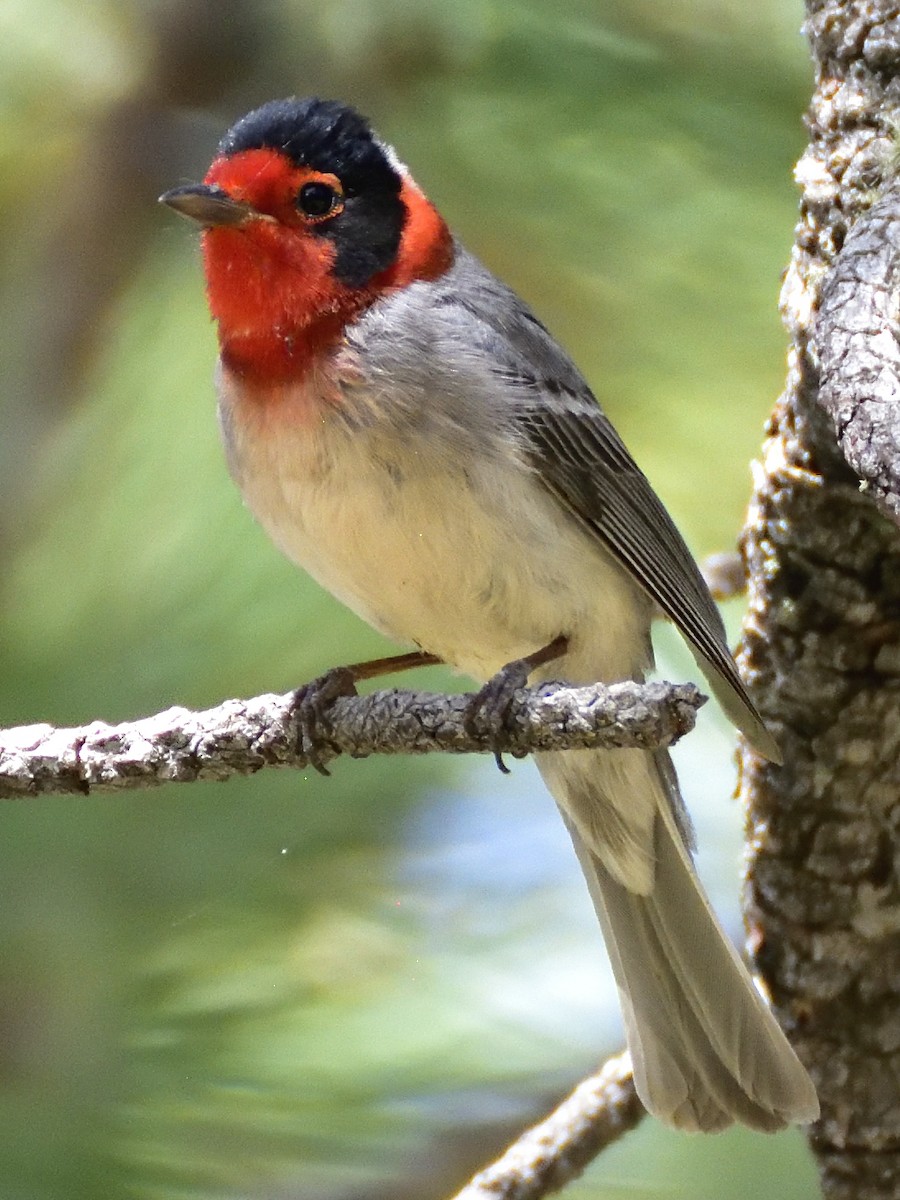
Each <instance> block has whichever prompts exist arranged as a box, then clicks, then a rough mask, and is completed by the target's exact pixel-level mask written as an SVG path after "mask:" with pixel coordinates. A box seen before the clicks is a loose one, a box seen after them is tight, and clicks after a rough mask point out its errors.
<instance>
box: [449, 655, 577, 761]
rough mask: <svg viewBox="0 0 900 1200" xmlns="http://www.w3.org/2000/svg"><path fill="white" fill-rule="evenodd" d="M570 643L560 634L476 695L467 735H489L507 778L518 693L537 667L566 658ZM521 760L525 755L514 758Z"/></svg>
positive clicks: (467, 719)
mask: <svg viewBox="0 0 900 1200" xmlns="http://www.w3.org/2000/svg"><path fill="white" fill-rule="evenodd" d="M568 646H569V639H568V638H567V637H566V636H565V635H564V634H560V635H559V637H556V638H554V639H553V641H552V642H549V643H548V644H547V645H546V646H543V647H542V648H541V649H540V650H536V651H535V652H534V654H528V655H526V656H525V658H516V659H513V661H512V662H508V663H507V664H506V666H504V667H501V668H500V670H499V671H498V672H497V674H496V675H493V676H492V677H491V678H490V679H489V680H488V681H487V683H486V684H485V685H484V686H483V687H482V688H481V689H480V691H478V692H476V694H475V695H474V696H473V697H472V699H471V701H470V702H469V706H468V708H467V709H466V714H465V717H464V723H465V727H466V732H467V733H468V734H470V735H471V736H475V737H477V736H478V735H479V734H481V733H483V732H484V731H485V730H486V731H487V737H488V745H489V746H490V748H491V751H492V752H493V755H494V761H495V762H496V764H497V766H498V767H499V769H500V770H501V771H502V772H503V774H504V775H508V774H509V767H508V766H507V765H506V763H505V762H504V761H503V753H502V751H501V746H502V744H503V743H504V742H505V741H506V737H505V736H504V735H509V733H511V732H512V730H511V726H510V714H511V709H512V703H513V700H514V699H515V695H516V692H517V691H518V690H519V688H523V687H524V686H525V685H526V683H527V682H528V676H529V675H530V674H531V672H532V671H533V670H534V668H535V667H539V666H542V665H543V664H544V663H547V662H552V661H553V659H555V658H559V657H561V655H563V654H565V652H566V650H567V649H568ZM514 757H521V755H514Z"/></svg>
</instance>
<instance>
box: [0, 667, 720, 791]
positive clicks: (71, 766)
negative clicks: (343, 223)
mask: <svg viewBox="0 0 900 1200" xmlns="http://www.w3.org/2000/svg"><path fill="white" fill-rule="evenodd" d="M704 699H705V697H703V696H702V695H701V693H700V692H699V690H698V689H697V688H696V687H694V686H693V684H669V683H645V684H638V683H632V682H626V683H616V684H613V685H611V686H610V687H606V686H604V685H603V684H593V685H591V686H590V687H579V688H573V687H565V686H563V685H562V684H556V683H544V684H539V685H537V686H536V687H531V688H521V689H519V690H518V691H517V692H516V693H515V695H514V697H513V700H512V703H511V704H510V707H509V710H508V712H507V713H506V716H505V721H504V728H503V729H502V730H500V732H499V735H498V734H496V732H495V731H492V730H490V729H488V728H487V726H486V725H484V722H481V726H483V727H479V723H477V722H476V725H475V727H474V728H472V729H470V728H469V722H468V721H467V720H466V717H467V711H468V708H469V705H470V703H471V701H472V696H469V695H461V696H444V695H440V694H437V695H436V694H432V693H427V692H408V691H397V690H391V691H380V692H374V693H373V694H372V695H369V696H343V697H340V698H339V699H337V700H335V701H334V703H333V704H331V705H330V706H329V708H328V709H327V711H326V712H324V713H323V714H322V717H321V719H320V722H319V727H318V732H319V734H320V735H321V739H322V745H321V747H320V748H319V754H318V762H319V764H320V765H323V764H324V763H326V762H329V761H330V760H331V759H333V758H336V757H337V755H339V754H349V755H351V756H352V757H354V758H363V757H365V756H366V755H369V754H427V753H429V752H433V751H444V752H448V753H454V754H471V753H477V752H479V751H481V752H483V753H489V752H490V753H494V752H500V753H503V754H512V755H513V756H515V757H517V758H521V757H524V755H526V754H531V753H533V752H534V751H535V750H563V749H574V748H576V747H591V746H593V747H601V746H602V747H604V748H612V747H616V746H642V747H655V746H669V745H671V744H672V743H673V742H675V741H677V740H678V738H680V737H681V736H682V735H683V734H685V733H688V732H689V731H690V730H691V729H693V727H694V721H695V719H696V716H697V709H698V708H700V706H701V705H702V704H703V703H704ZM308 766H310V760H309V758H308V757H307V756H306V755H305V754H303V753H302V751H301V749H300V731H299V728H298V723H297V713H296V704H295V693H293V692H288V693H287V694H286V695H283V696H275V695H266V696H256V697H255V698H254V699H252V700H226V701H225V702H224V703H223V704H220V705H218V706H217V707H216V708H211V709H207V710H206V711H205V712H191V711H190V710H189V709H186V708H170V709H167V710H166V711H165V712H162V713H157V714H155V715H154V716H152V717H144V718H143V719H142V720H139V721H130V722H125V723H124V724H121V725H106V724H105V723H104V722H102V721H93V722H92V723H91V724H90V725H85V726H83V727H82V728H80V729H57V728H54V727H53V726H52V725H43V724H42V725H24V726H20V727H19V728H17V729H6V730H0V799H17V798H22V797H26V796H35V795H46V794H50V793H56V794H60V793H62V794H66V793H75V794H80V795H89V794H90V793H92V792H96V791H123V790H125V789H134V788H146V787H154V786H156V785H158V784H162V783H193V782H194V781H195V780H203V779H205V780H210V779H217V780H223V779H228V778H230V777H231V776H232V775H250V774H253V773H254V772H256V771H259V770H261V769H262V768H263V767H295V768H298V769H301V770H303V769H305V768H307V767H308Z"/></svg>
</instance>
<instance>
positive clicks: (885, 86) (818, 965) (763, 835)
mask: <svg viewBox="0 0 900 1200" xmlns="http://www.w3.org/2000/svg"><path fill="white" fill-rule="evenodd" d="M806 9H807V33H808V35H809V38H810V43H811V46H812V49H813V57H814V61H815V66H816V89H815V93H814V95H813V100H812V104H811V106H810V110H809V114H808V118H807V120H808V127H809V132H810V144H809V146H808V148H807V150H806V152H805V153H804V155H803V157H802V158H801V160H800V163H799V164H798V167H797V179H798V182H799V183H800V185H801V187H802V200H801V215H800V222H799V224H798V226H797V234H796V242H795V246H794V251H793V255H792V260H791V264H790V268H789V270H788V273H787V276H786V279H785V285H784V290H783V293H782V305H783V312H784V321H785V325H786V327H787V329H788V332H789V334H790V337H791V345H790V349H789V353H788V379H787V386H786V388H785V392H784V394H783V395H782V397H781V398H780V400H779V402H778V404H777V406H776V408H775V411H774V413H773V415H772V418H771V422H770V427H769V430H768V440H767V441H766V444H765V447H764V451H763V456H762V461H761V462H760V463H759V464H758V466H757V469H756V474H755V480H754V486H755V490H754V496H753V502H752V504H751V508H750V513H749V517H748V523H747V526H746V529H745V533H744V546H745V549H746V553H747V559H748V567H749V602H750V603H749V612H748V616H747V620H746V622H745V627H744V635H743V642H742V653H741V660H742V667H743V670H744V674H745V678H746V679H747V680H748V682H749V683H750V685H751V687H752V689H753V692H754V696H755V698H756V700H757V703H758V704H759V706H760V708H761V710H762V712H763V714H764V716H765V718H766V720H767V723H768V724H769V726H770V728H771V729H772V731H773V733H775V735H776V737H777V738H778V741H779V744H780V745H781V748H782V751H783V753H784V760H785V761H784V766H782V767H775V766H773V765H772V764H769V763H765V762H763V761H762V760H761V759H760V758H759V757H758V756H757V755H755V754H754V753H753V752H752V751H751V750H750V749H749V748H748V747H746V746H745V747H744V749H743V752H742V753H743V770H742V792H743V798H744V800H745V802H746V806H747V816H748V845H749V847H750V853H751V861H750V867H749V874H748V881H747V919H748V924H749V926H750V945H751V949H752V951H753V953H754V958H755V963H756V966H757V968H758V970H759V972H760V974H761V975H762V976H763V978H764V979H765V981H766V983H767V986H768V989H769V991H770V993H771V996H772V999H773V1003H774V1006H775V1009H776V1011H777V1013H778V1015H779V1018H780V1020H781V1023H782V1025H783V1026H784V1028H785V1029H786V1030H787V1032H788V1034H789V1035H790V1036H791V1037H792V1039H793V1041H794V1043H795V1045H796V1047H797V1050H798V1053H799V1054H800V1056H801V1058H802V1059H803V1061H804V1062H805V1063H806V1065H807V1067H808V1068H809V1071H810V1074H811V1076H812V1078H813V1081H814V1083H815V1085H816V1089H817V1091H818V1093H819V1098H820V1101H821V1105H822V1116H821V1120H820V1121H819V1122H817V1123H816V1125H815V1126H813V1128H812V1131H811V1144H812V1147H813V1150H814V1152H815V1154H816V1156H817V1159H818V1162H819V1166H820V1170H821V1174H822V1183H823V1190H824V1194H825V1195H826V1196H827V1197H828V1198H829V1200H895V1198H896V1197H897V1196H898V1195H900V1024H898V1013H900V1008H898V1000H897V998H898V996H900V856H898V855H897V851H896V847H897V837H898V831H900V529H898V528H897V524H896V523H895V521H894V520H888V519H887V518H886V517H885V515H884V512H883V511H882V507H880V506H879V504H878V503H876V501H875V498H874V497H875V496H876V495H877V496H878V497H879V499H880V502H881V505H883V506H884V508H886V509H887V510H888V511H890V512H891V513H892V515H894V516H895V515H896V508H895V506H894V499H893V497H894V495H895V491H896V480H897V478H898V471H897V463H896V461H892V454H895V453H896V446H897V444H898V440H897V438H896V435H895V432H894V430H895V426H896V418H895V414H894V412H893V407H894V398H893V389H894V383H893V379H892V377H893V373H894V370H895V364H896V361H897V354H896V347H895V345H893V344H892V339H894V338H895V337H896V326H895V321H896V316H895V313H896V292H895V284H894V282H893V276H894V267H893V266H892V265H891V264H892V254H893V252H892V251H891V250H890V249H889V248H888V246H887V244H886V243H887V242H888V241H889V240H890V239H892V238H893V236H894V233H893V230H894V226H895V218H894V215H893V213H894V205H895V200H894V196H893V190H892V185H890V184H888V185H887V187H888V190H887V191H885V190H884V187H885V179H886V178H888V179H889V177H890V174H891V168H890V162H891V157H892V142H893V139H894V130H895V127H896V124H897V112H898V105H900V6H898V5H897V3H896V2H894V3H888V0H807V4H806ZM879 195H881V196H882V199H880V200H879V199H877V197H878V196H879ZM873 201H874V204H873ZM860 220H862V221H863V224H862V225H858V224H857V223H858V222H859V221H860ZM823 385H824V389H823ZM836 428H837V431H838V433H839V435H840V440H838V437H836V436H835V429H836ZM861 479H864V480H865V481H866V483H867V484H868V491H862V492H861V491H860V480H861Z"/></svg>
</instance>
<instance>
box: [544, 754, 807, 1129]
mask: <svg viewBox="0 0 900 1200" xmlns="http://www.w3.org/2000/svg"><path fill="white" fill-rule="evenodd" d="M576 753H579V754H584V753H585V752H583V751H581V752H576ZM591 753H596V752H591ZM616 753H622V752H621V751H619V752H616ZM626 753H627V752H626ZM548 757H549V756H548ZM648 757H649V756H648ZM545 765H549V764H546V759H545V762H544V763H542V764H541V766H542V769H544V767H545ZM654 765H655V767H656V770H655V771H654V772H653V774H654V775H655V778H656V781H658V784H657V787H656V788H655V789H654V790H656V791H657V792H658V797H657V807H656V815H655V819H654V820H652V821H651V828H652V848H651V847H648V850H649V851H650V853H651V854H652V856H653V860H655V861H654V863H653V882H652V887H650V888H649V890H648V891H647V894H645V895H641V894H639V893H638V892H636V891H633V890H631V889H629V888H628V887H626V886H625V884H624V883H623V882H622V881H621V872H617V874H619V876H620V877H619V878H617V877H616V874H614V873H613V872H612V871H611V870H610V869H609V863H608V862H607V865H604V863H603V862H602V861H601V858H600V855H598V854H597V853H595V852H594V850H592V849H591V848H589V846H588V845H587V844H586V840H585V837H583V836H582V832H580V829H579V826H580V825H581V822H580V821H579V822H578V823H577V824H576V821H575V820H573V817H572V815H570V814H572V813H579V812H580V813H583V812H584V811H585V810H586V809H588V808H589V807H593V806H597V805H600V806H604V807H606V808H608V807H609V800H608V798H606V797H604V795H603V778H602V772H601V778H600V780H599V781H598V783H599V786H598V788H597V791H596V793H595V794H594V795H591V796H585V795H583V794H582V795H580V796H573V795H572V794H571V789H572V788H581V789H582V790H583V789H584V788H585V786H586V778H587V777H586V773H585V772H584V770H583V760H582V763H581V764H579V767H580V769H578V770H576V771H574V772H570V771H567V770H565V769H563V770H562V771H558V770H554V771H552V772H549V771H547V772H545V773H547V774H551V773H552V774H553V775H555V779H554V781H553V782H554V784H555V786H554V791H555V792H556V794H557V799H560V788H559V785H560V784H562V785H563V786H562V789H561V790H562V792H563V793H565V792H566V791H568V792H569V794H568V795H565V796H564V798H563V799H562V800H560V808H561V811H562V813H563V819H564V820H565V822H566V825H567V827H568V829H569V833H570V834H571V836H572V841H573V842H574V845H575V851H576V853H577V855H578V858H579V861H580V862H581V866H582V870H583V871H584V874H585V878H586V879H587V884H588V888H589V890H590V893H591V898H592V899H593V902H594V907H595V909H596V910H597V916H598V918H599V920H600V925H601V927H602V929H603V933H604V936H605V938H606V944H607V948H608V950H609V956H610V960H611V962H612V966H613V971H614V972H615V976H616V982H617V983H618V986H619V993H620V998H621V1003H622V1010H623V1014H624V1018H625V1028H626V1033H627V1037H628V1046H629V1049H630V1051H631V1058H632V1064H633V1067H634V1079H635V1084H636V1087H637V1091H638V1095H639V1096H640V1098H641V1100H642V1101H643V1103H644V1105H645V1106H646V1108H647V1109H648V1110H649V1111H650V1112H651V1113H653V1114H654V1116H656V1117H658V1118H659V1119H660V1120H661V1121H664V1122H665V1123H666V1124H668V1125H673V1126H675V1127H677V1128H679V1129H691V1130H706V1131H712V1130H718V1129H724V1128H725V1127H726V1126H728V1125H730V1124H731V1123H732V1122H733V1121H739V1122H741V1123H742V1124H744V1125H748V1126H750V1127H751V1128H752V1129H762V1130H776V1129H782V1128H784V1126H786V1125H789V1124H795V1123H796V1124H802V1123H804V1122H807V1121H812V1120H815V1118H816V1117H817V1116H818V1115H819V1104H818V1100H817V1098H816V1094H815V1090H814V1088H813V1086H812V1082H811V1080H810V1078H809V1076H808V1075H807V1073H806V1071H805V1069H804V1068H803V1066H802V1065H801V1063H800V1061H799V1059H798V1058H797V1056H796V1055H795V1054H794V1051H793V1050H792V1049H791V1046H790V1044H789V1043H788V1041H787V1039H786V1038H785V1036H784V1034H783V1033H782V1031H781V1029H780V1028H779V1026H778V1025H777V1023H776V1021H775V1018H774V1017H773V1016H772V1013H771V1012H770V1011H769V1009H768V1008H767V1007H766V1004H765V1002H764V1001H763V1000H762V998H761V996H760V995H759V993H758V992H757V990H756V988H755V986H754V984H753V982H752V980H751V978H750V975H749V974H748V972H747V970H746V968H745V967H744V965H743V963H742V962H741V960H740V958H739V957H738V955H737V953H736V951H735V950H734V948H733V947H732V945H731V943H730V942H729V940H728V938H727V937H726V935H725V933H724V932H723V930H722V928H721V926H720V925H719V923H718V921H717V920H716V917H715V914H714V913H713V911H712V909H711V907H710V904H709V901H708V900H707V898H706V895H705V894H704V892H703V890H702V887H701V885H700V882H699V880H698V878H697V876H696V874H695V872H694V869H693V864H692V862H691V859H690V856H689V854H688V851H687V849H686V848H685V845H684V842H683V838H682V834H681V832H680V828H679V822H677V821H676V819H675V816H674V813H675V812H680V811H681V801H680V797H679V796H678V795H677V782H676V780H675V775H674V771H673V770H672V768H671V764H670V762H669V760H668V756H667V755H664V754H660V755H659V756H658V757H657V758H656V762H655V764H654ZM567 785H568V786H567ZM592 790H593V789H592ZM641 799H642V802H643V804H646V799H645V798H641ZM603 857H604V858H606V859H607V860H608V855H607V854H605V853H604V855H603ZM642 890H644V889H642Z"/></svg>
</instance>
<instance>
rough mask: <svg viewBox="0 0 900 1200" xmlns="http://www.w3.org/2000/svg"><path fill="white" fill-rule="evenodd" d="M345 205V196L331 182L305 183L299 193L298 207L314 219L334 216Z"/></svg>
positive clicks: (318, 219) (319, 219)
mask: <svg viewBox="0 0 900 1200" xmlns="http://www.w3.org/2000/svg"><path fill="white" fill-rule="evenodd" d="M343 206H344V198H343V196H342V195H341V194H340V192H339V191H338V190H337V189H336V188H333V187H332V186H331V184H330V183H321V182H315V183H304V185H303V187H302V188H301V189H300V191H299V192H298V193H297V207H298V208H299V209H300V211H301V212H302V213H304V214H305V215H306V216H307V217H310V218H311V219H312V220H314V221H321V220H322V219H323V218H324V217H331V216H334V215H335V213H337V212H339V211H340V210H341V208H343Z"/></svg>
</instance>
